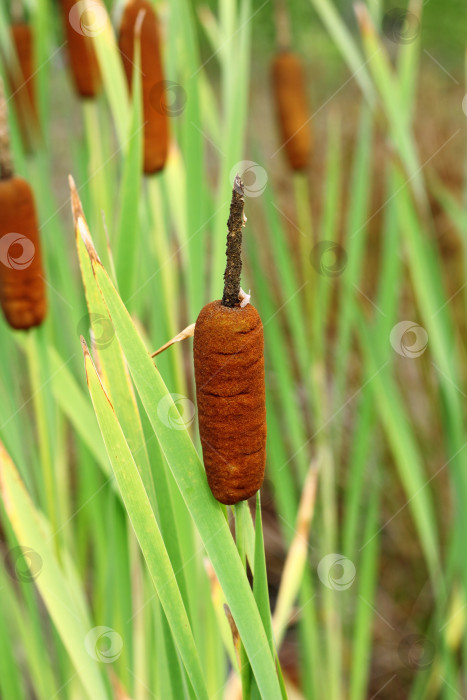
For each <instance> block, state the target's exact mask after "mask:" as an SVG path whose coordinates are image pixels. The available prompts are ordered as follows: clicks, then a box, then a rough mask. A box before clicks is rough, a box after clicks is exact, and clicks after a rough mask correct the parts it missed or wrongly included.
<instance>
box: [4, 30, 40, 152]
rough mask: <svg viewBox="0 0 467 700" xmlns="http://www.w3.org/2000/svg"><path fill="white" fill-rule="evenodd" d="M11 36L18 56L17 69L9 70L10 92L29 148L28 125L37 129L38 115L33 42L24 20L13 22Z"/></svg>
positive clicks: (31, 34) (26, 145) (25, 142)
mask: <svg viewBox="0 0 467 700" xmlns="http://www.w3.org/2000/svg"><path fill="white" fill-rule="evenodd" d="M11 38H12V40H13V44H14V46H15V49H16V54H17V56H18V64H19V65H18V68H19V73H18V71H17V70H11V71H9V73H10V82H11V92H12V95H13V99H14V101H15V107H16V112H17V115H18V122H19V124H20V128H21V133H22V137H23V142H24V144H25V147H26V148H27V149H28V150H29V147H30V138H29V134H28V125H30V126H32V127H33V128H34V129H36V130H37V128H38V116H37V105H36V92H35V84H34V73H35V69H34V42H33V33H32V29H31V27H30V26H29V25H28V24H26V23H25V22H19V23H17V24H13V25H12V27H11Z"/></svg>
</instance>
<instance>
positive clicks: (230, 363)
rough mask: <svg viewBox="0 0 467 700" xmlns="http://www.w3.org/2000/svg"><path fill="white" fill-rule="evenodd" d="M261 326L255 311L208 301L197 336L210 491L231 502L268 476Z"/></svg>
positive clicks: (197, 370) (203, 440) (200, 412)
mask: <svg viewBox="0 0 467 700" xmlns="http://www.w3.org/2000/svg"><path fill="white" fill-rule="evenodd" d="M263 345H264V341H263V325H262V323H261V319H260V317H259V314H258V312H257V311H256V309H255V308H254V307H253V306H252V305H251V304H247V305H246V306H245V307H244V308H241V307H240V306H239V305H238V306H236V307H234V308H229V307H227V306H223V305H222V304H221V301H212V302H211V303H209V304H207V305H206V306H205V307H204V308H203V309H202V310H201V313H200V314H199V316H198V320H197V321H196V325H195V334H194V344H193V351H194V363H195V380H196V397H197V403H198V423H199V433H200V438H201V445H202V448H203V458H204V466H205V468H206V474H207V478H208V483H209V486H210V488H211V491H212V493H213V495H214V497H215V498H217V500H218V501H220V502H221V503H225V504H228V505H231V504H233V503H238V502H239V501H243V500H245V499H247V498H249V497H250V496H253V495H254V494H255V493H256V491H257V490H258V489H259V488H260V486H261V484H262V483H263V478H264V467H265V461H266V398H265V383H264V356H263Z"/></svg>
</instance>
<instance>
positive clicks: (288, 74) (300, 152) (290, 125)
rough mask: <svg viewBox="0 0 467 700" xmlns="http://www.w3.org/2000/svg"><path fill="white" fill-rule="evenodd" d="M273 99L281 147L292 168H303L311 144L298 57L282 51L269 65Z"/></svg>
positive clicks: (308, 116)
mask: <svg viewBox="0 0 467 700" xmlns="http://www.w3.org/2000/svg"><path fill="white" fill-rule="evenodd" d="M272 78H273V86H274V98H275V102H276V111H277V116H278V120H279V127H280V132H281V139H282V146H283V148H284V150H285V152H286V154H287V158H288V161H289V163H290V167H291V168H292V170H303V169H304V168H306V166H307V164H308V161H309V158H310V154H311V147H312V140H311V129H310V123H309V122H310V115H309V113H308V106H307V99H306V90H305V80H304V75H303V68H302V64H301V61H300V59H299V58H298V56H296V55H295V54H293V53H291V52H289V51H281V52H280V53H279V54H277V56H276V57H275V59H274V61H273V64H272Z"/></svg>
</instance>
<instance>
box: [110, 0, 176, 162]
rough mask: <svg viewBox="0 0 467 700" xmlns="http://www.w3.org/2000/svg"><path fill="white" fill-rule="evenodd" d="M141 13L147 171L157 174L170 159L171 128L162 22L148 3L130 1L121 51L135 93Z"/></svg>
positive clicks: (138, 0) (126, 8) (123, 20)
mask: <svg viewBox="0 0 467 700" xmlns="http://www.w3.org/2000/svg"><path fill="white" fill-rule="evenodd" d="M140 12H144V16H143V17H142V24H141V35H140V36H141V74H142V92H143V119H144V166H143V167H144V172H145V173H146V174H151V173H157V172H159V171H160V170H162V169H163V167H164V165H165V162H166V160H167V152H168V146H169V125H168V116H167V110H166V109H165V106H164V102H163V99H161V96H163V95H164V86H165V82H164V71H163V67H162V58H161V51H160V45H159V44H160V41H159V27H158V19H157V16H156V13H155V11H154V9H153V7H152V5H151V4H150V3H149V2H147V0H129V2H128V3H127V5H126V6H125V10H124V13H123V17H122V23H121V28H120V39H119V48H120V53H121V55H122V60H123V66H124V69H125V74H126V77H127V81H128V85H129V88H130V90H131V83H132V76H133V68H134V59H135V56H134V49H135V24H136V21H137V18H138V15H139V13H140Z"/></svg>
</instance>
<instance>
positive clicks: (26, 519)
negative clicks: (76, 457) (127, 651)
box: [0, 442, 109, 700]
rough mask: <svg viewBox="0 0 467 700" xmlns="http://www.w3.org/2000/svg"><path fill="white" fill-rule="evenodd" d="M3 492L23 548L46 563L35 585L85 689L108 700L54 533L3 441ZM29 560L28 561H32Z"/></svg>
mask: <svg viewBox="0 0 467 700" xmlns="http://www.w3.org/2000/svg"><path fill="white" fill-rule="evenodd" d="M0 489H1V492H2V497H3V499H4V503H5V507H6V511H7V514H8V517H9V520H10V523H11V525H12V527H13V530H14V532H15V535H16V537H17V539H18V543H19V545H20V546H24V547H26V546H27V547H28V548H30V549H32V550H34V552H36V553H37V555H38V556H39V557H40V559H41V560H42V569H41V571H40V573H39V575H37V571H34V570H31V575H32V576H33V577H34V576H35V584H36V586H37V588H38V590H39V593H40V594H41V596H42V599H43V601H44V603H45V606H46V608H47V610H48V613H49V615H50V617H51V618H52V620H53V622H54V624H55V627H56V629H57V631H58V633H59V635H60V638H61V640H62V642H63V644H64V646H65V648H66V650H67V652H68V654H69V656H70V659H71V661H72V662H73V665H74V667H75V670H76V673H77V674H78V676H79V678H80V680H81V682H82V684H83V688H84V689H85V691H86V693H87V695H88V697H89V698H90V699H91V700H108V697H109V696H108V694H107V691H106V688H105V685H104V682H103V679H102V676H101V674H100V672H99V670H98V666H97V663H96V662H95V661H94V660H93V659H92V658H91V656H90V655H88V653H87V652H86V649H85V638H86V635H87V633H88V632H89V630H90V629H91V624H90V622H89V620H88V619H86V618H83V616H82V614H81V611H80V610H77V609H76V605H75V602H76V601H75V597H74V595H73V593H72V592H71V590H70V586H69V582H68V581H67V579H66V577H65V575H64V573H63V571H62V569H61V568H60V566H59V564H58V562H57V560H56V558H55V555H54V552H53V549H52V545H51V544H50V531H47V529H46V522H45V520H44V519H43V518H42V517H41V516H40V514H39V513H38V512H37V510H36V508H35V506H34V504H33V502H32V501H31V498H30V497H29V494H28V493H27V491H26V489H25V488H24V485H23V482H22V481H21V478H20V476H19V474H18V472H17V470H16V467H15V465H14V464H13V462H12V460H11V458H10V456H9V455H8V453H7V452H6V450H5V448H4V446H3V444H2V443H1V442H0ZM31 561H32V559H29V560H28V562H31Z"/></svg>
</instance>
